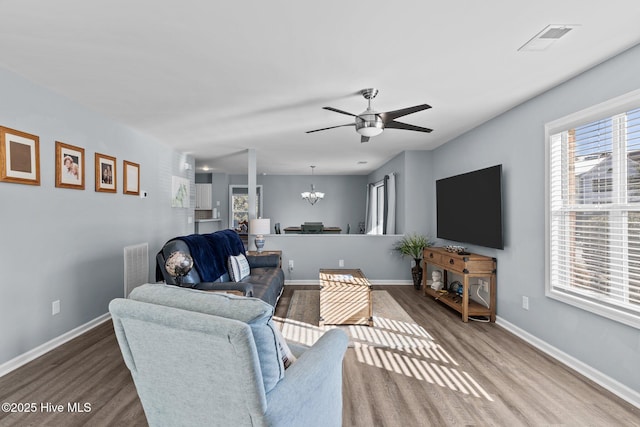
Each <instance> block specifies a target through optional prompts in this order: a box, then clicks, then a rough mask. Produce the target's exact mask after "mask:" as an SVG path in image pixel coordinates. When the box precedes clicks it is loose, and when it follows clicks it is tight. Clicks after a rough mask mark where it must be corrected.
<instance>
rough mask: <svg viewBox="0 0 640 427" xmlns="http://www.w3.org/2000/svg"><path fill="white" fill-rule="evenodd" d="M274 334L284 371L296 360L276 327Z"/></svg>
mask: <svg viewBox="0 0 640 427" xmlns="http://www.w3.org/2000/svg"><path fill="white" fill-rule="evenodd" d="M275 333H276V341H277V342H278V348H279V349H280V353H281V357H282V364H283V365H284V369H287V368H288V367H289V366H291V364H292V363H293V362H295V361H296V360H297V359H296V356H294V355H293V352H292V351H291V349H289V346H288V345H287V341H286V340H285V339H284V336H283V335H282V331H281V330H280V328H278V327H276V328H275Z"/></svg>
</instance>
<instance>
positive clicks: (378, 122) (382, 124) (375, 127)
mask: <svg viewBox="0 0 640 427" xmlns="http://www.w3.org/2000/svg"><path fill="white" fill-rule="evenodd" d="M360 93H361V94H362V96H364V97H365V99H367V100H368V102H369V105H368V107H367V109H366V110H365V111H364V112H362V113H361V114H352V113H348V112H346V111H342V110H338V109H337V108H333V107H322V108H324V109H325V110H329V111H335V112H336V113H340V114H346V115H347V116H353V117H355V118H356V120H355V122H354V123H349V124H346V125H338V126H331V127H328V128H322V129H316V130H310V131H307V133H312V132H319V131H321V130H328V129H334V128H339V127H344V126H355V127H356V132H358V133H359V134H360V135H361V136H360V142H367V141H369V138H371V137H372V136H376V135H380V134H381V133H382V131H383V130H384V129H386V128H390V129H405V130H413V131H417V132H427V133H428V132H431V131H432V130H433V129H429V128H423V127H420V126H415V125H409V124H407V123H402V122H398V121H396V120H395V119H397V118H398V117H402V116H406V115H408V114H413V113H417V112H418V111H422V110H427V109H429V108H431V106H430V105H427V104H422V105H416V106H415V107H408V108H402V109H400V110H394V111H387V112H385V113H378V112H377V111H376V110H374V109H372V108H371V100H372V99H373V98H375V97H376V95H377V94H378V89H374V88H369V89H363V90H362V91H360Z"/></svg>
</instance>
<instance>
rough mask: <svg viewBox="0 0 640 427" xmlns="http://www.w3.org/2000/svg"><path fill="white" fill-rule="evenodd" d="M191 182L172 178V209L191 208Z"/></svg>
mask: <svg viewBox="0 0 640 427" xmlns="http://www.w3.org/2000/svg"><path fill="white" fill-rule="evenodd" d="M190 198H191V196H190V195H189V180H188V179H186V178H182V177H179V176H172V177H171V207H172V208H188V207H189V199H190Z"/></svg>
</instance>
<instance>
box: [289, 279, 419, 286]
mask: <svg viewBox="0 0 640 427" xmlns="http://www.w3.org/2000/svg"><path fill="white" fill-rule="evenodd" d="M369 283H371V284H372V285H384V286H395V285H402V286H405V285H412V286H413V281H412V280H371V279H369ZM284 284H285V286H286V285H299V286H318V285H319V284H320V281H319V280H318V279H311V280H285V281H284Z"/></svg>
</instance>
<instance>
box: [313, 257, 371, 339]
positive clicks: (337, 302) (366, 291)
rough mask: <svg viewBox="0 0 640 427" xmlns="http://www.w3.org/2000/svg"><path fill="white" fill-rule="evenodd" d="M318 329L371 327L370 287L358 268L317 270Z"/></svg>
mask: <svg viewBox="0 0 640 427" xmlns="http://www.w3.org/2000/svg"><path fill="white" fill-rule="evenodd" d="M319 324H320V326H324V325H368V326H373V309H372V304H371V284H370V283H369V281H368V280H367V278H366V277H365V276H364V274H363V273H362V271H361V270H360V269H347V268H345V269H337V270H330V269H320V321H319Z"/></svg>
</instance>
